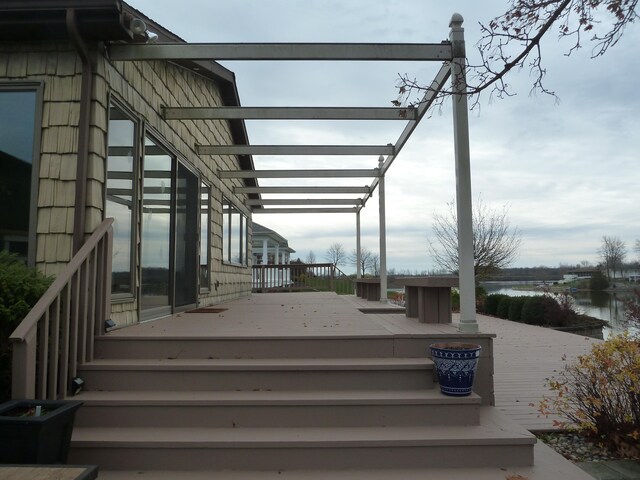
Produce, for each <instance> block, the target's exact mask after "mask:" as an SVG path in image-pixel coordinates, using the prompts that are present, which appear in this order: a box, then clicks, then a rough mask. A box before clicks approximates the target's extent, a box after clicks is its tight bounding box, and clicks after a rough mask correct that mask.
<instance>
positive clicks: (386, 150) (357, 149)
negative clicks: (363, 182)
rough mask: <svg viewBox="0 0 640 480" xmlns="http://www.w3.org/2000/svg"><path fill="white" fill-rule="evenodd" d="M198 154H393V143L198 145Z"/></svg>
mask: <svg viewBox="0 0 640 480" xmlns="http://www.w3.org/2000/svg"><path fill="white" fill-rule="evenodd" d="M196 152H197V153H198V155H392V154H393V152H394V148H393V145H196Z"/></svg>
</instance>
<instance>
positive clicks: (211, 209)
mask: <svg viewBox="0 0 640 480" xmlns="http://www.w3.org/2000/svg"><path fill="white" fill-rule="evenodd" d="M0 27H1V28H0V248H2V249H6V250H9V251H11V252H14V253H16V254H18V255H20V256H22V257H23V258H24V259H25V260H27V261H28V263H29V264H31V265H35V266H37V267H38V268H39V269H40V270H42V271H44V272H45V273H47V274H51V275H57V274H58V273H59V272H61V270H62V269H63V268H64V267H65V266H66V265H67V264H68V262H69V261H70V259H71V258H72V257H73V255H74V254H75V253H76V252H77V251H78V250H79V248H80V247H81V246H82V245H83V243H84V242H85V239H86V238H87V236H88V235H89V234H90V233H92V232H94V231H95V230H96V229H97V227H98V226H99V225H100V224H101V223H102V222H103V220H104V219H106V218H108V217H111V218H114V220H115V221H114V223H113V229H114V236H113V238H114V240H113V250H112V267H113V274H112V279H111V284H112V285H111V292H112V305H111V312H110V316H111V319H112V320H114V321H115V322H116V324H118V325H120V326H122V325H128V324H133V323H137V322H139V321H140V320H146V319H152V318H158V317H160V316H164V315H167V314H170V313H173V312H178V311H183V310H186V309H188V308H191V307H193V306H195V305H209V304H213V303H219V302H221V301H225V300H229V299H232V298H237V297H241V296H245V295H248V294H250V292H251V262H250V258H251V251H250V247H251V244H252V241H251V207H250V206H248V200H249V199H258V198H260V197H259V195H258V194H255V193H242V192H239V191H238V188H239V187H255V186H256V185H257V182H256V180H254V179H250V178H247V179H239V178H233V179H222V178H221V177H220V175H219V172H221V171H227V170H236V171H237V170H253V160H252V158H251V156H249V155H244V154H239V155H230V154H221V155H210V154H201V153H200V152H199V151H198V149H197V148H196V147H195V145H220V144H232V145H246V144H247V143H248V141H247V134H246V130H245V125H244V122H243V121H242V120H238V119H230V120H203V121H200V122H197V123H195V122H193V123H190V124H185V123H184V122H179V121H171V120H170V119H168V118H166V116H165V114H164V108H165V107H167V106H169V107H203V106H212V105H214V106H231V107H237V106H239V105H240V103H239V96H238V92H237V89H236V84H235V77H234V74H233V72H231V71H229V70H227V69H226V68H224V67H222V66H221V65H219V64H217V63H215V62H212V61H192V60H183V61H167V60H134V61H115V60H113V59H112V58H110V55H109V51H108V48H106V46H109V45H122V44H144V43H146V42H149V41H158V42H161V43H184V41H183V40H182V39H180V38H179V37H177V36H176V35H175V34H173V33H171V32H170V31H168V30H167V29H165V28H163V27H162V26H160V25H158V24H157V23H155V22H154V21H152V20H151V19H149V18H148V17H146V16H145V15H144V14H143V13H141V12H140V11H138V10H136V9H134V8H132V7H131V6H129V5H127V4H126V3H124V2H121V1H114V0H91V1H82V2H79V1H71V0H60V1H55V2H51V1H47V0H28V1H27V0H3V1H2V2H0ZM281 252H283V253H285V252H286V250H284V249H283V250H281ZM287 253H288V252H287Z"/></svg>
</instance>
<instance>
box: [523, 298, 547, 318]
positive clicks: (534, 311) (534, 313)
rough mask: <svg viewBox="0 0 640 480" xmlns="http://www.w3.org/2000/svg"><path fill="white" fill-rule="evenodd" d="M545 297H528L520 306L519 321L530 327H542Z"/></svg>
mask: <svg viewBox="0 0 640 480" xmlns="http://www.w3.org/2000/svg"><path fill="white" fill-rule="evenodd" d="M544 298H545V297H541V296H536V297H528V298H527V299H525V301H524V303H523V304H522V314H521V319H522V321H523V322H524V323H528V324H530V325H544V313H545V301H544Z"/></svg>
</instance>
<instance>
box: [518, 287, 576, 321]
mask: <svg viewBox="0 0 640 480" xmlns="http://www.w3.org/2000/svg"><path fill="white" fill-rule="evenodd" d="M575 316H576V313H575V312H574V311H573V310H572V309H571V308H570V306H569V305H567V306H566V308H563V307H562V306H561V305H560V304H559V303H558V301H557V300H556V299H555V298H553V297H550V296H547V295H540V296H535V297H527V299H526V300H525V301H524V304H523V305H522V315H521V321H523V322H524V323H528V324H530V325H541V326H545V327H563V326H566V325H567V324H568V323H569V322H570V320H571V319H572V318H574V317H575Z"/></svg>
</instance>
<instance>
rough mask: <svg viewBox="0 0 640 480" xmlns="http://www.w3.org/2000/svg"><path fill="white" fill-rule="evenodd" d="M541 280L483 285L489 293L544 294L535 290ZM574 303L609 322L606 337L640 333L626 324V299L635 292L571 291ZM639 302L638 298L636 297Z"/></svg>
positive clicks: (588, 313)
mask: <svg viewBox="0 0 640 480" xmlns="http://www.w3.org/2000/svg"><path fill="white" fill-rule="evenodd" d="M539 283H540V282H504V283H497V282H487V283H483V284H482V286H483V287H484V288H485V289H486V290H487V292H488V293H501V294H504V295H509V296H512V297H515V296H520V295H542V294H543V292H542V291H540V290H533V288H535V287H536V285H538V284H539ZM523 286H526V287H530V288H531V289H530V290H520V289H519V288H522V287H523ZM518 287H519V288H518ZM571 298H572V299H573V304H574V307H575V309H576V311H578V312H579V313H583V314H585V315H589V316H591V317H595V318H600V319H602V320H606V321H607V322H609V327H605V328H604V329H603V335H604V338H609V337H610V336H611V335H615V334H618V333H622V332H624V331H625V330H629V331H630V332H635V333H640V330H638V329H637V328H634V327H628V326H627V325H626V324H625V305H624V302H625V300H627V299H629V298H634V293H633V292H615V293H610V292H601V291H576V292H572V293H571ZM635 301H636V302H638V299H637V298H635Z"/></svg>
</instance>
